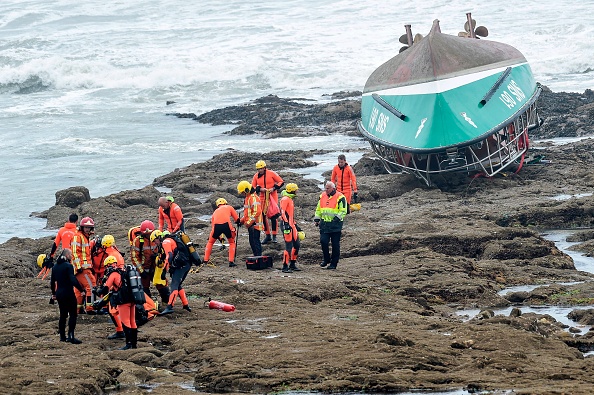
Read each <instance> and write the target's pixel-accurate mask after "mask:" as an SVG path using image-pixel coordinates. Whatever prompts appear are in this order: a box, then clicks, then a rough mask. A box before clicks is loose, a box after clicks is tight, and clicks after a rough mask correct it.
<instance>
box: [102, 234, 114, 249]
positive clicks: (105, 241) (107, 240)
mask: <svg viewBox="0 0 594 395" xmlns="http://www.w3.org/2000/svg"><path fill="white" fill-rule="evenodd" d="M114 244H115V239H114V237H113V236H112V235H105V236H103V238H102V239H101V246H102V247H103V248H109V247H111V246H113V245H114Z"/></svg>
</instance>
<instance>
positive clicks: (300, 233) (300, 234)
mask: <svg viewBox="0 0 594 395" xmlns="http://www.w3.org/2000/svg"><path fill="white" fill-rule="evenodd" d="M297 236H299V241H301V240H303V239H305V232H304V231H299V232H297Z"/></svg>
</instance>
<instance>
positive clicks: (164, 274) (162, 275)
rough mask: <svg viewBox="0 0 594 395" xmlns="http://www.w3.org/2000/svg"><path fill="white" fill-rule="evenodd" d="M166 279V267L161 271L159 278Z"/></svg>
mask: <svg viewBox="0 0 594 395" xmlns="http://www.w3.org/2000/svg"><path fill="white" fill-rule="evenodd" d="M166 279H167V269H163V272H162V273H161V280H163V281H165V280H166Z"/></svg>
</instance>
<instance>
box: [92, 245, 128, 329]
mask: <svg viewBox="0 0 594 395" xmlns="http://www.w3.org/2000/svg"><path fill="white" fill-rule="evenodd" d="M96 243H97V244H100V245H101V247H99V248H95V247H91V251H92V254H93V266H94V267H95V262H96V261H97V258H99V259H103V260H102V261H101V262H102V263H101V270H100V273H101V277H97V278H98V279H99V278H102V279H103V281H102V283H103V285H105V282H106V281H107V278H106V277H105V276H104V275H103V273H104V272H105V269H106V266H105V259H107V257H108V256H113V257H115V258H116V265H115V267H117V268H119V269H124V266H125V264H126V263H125V261H124V257H123V256H122V254H121V253H120V251H119V250H118V248H117V247H116V244H115V238H114V237H113V236H112V235H105V236H103V237H102V238H101V239H100V240H99V242H96ZM91 244H93V242H91ZM93 251H96V253H97V254H98V257H95V252H93ZM108 314H109V316H110V317H111V320H112V321H113V324H114V325H115V333H113V334H111V335H109V336H107V338H108V339H110V340H114V339H123V338H124V337H125V334H124V328H123V326H122V320H121V318H120V314H119V312H118V310H117V306H112V304H111V303H109V305H108Z"/></svg>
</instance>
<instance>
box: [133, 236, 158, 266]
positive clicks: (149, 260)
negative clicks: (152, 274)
mask: <svg viewBox="0 0 594 395" xmlns="http://www.w3.org/2000/svg"><path fill="white" fill-rule="evenodd" d="M141 246H142V247H141ZM141 248H142V251H141ZM157 251H158V249H157V246H156V244H154V243H151V241H150V240H149V238H148V237H144V236H143V235H139V236H136V238H135V239H134V240H133V241H132V248H131V252H130V257H131V259H132V263H133V264H134V266H136V268H137V269H138V271H139V272H140V273H142V272H143V271H144V270H145V269H150V268H151V267H153V266H154V263H155V256H156V254H155V253H156V252H157Z"/></svg>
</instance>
